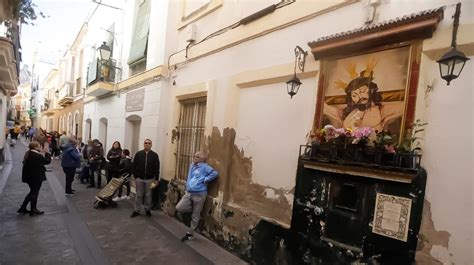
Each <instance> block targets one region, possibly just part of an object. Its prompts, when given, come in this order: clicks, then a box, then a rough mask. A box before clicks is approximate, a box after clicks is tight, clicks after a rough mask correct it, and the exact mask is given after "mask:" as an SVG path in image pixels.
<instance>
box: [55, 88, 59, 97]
mask: <svg viewBox="0 0 474 265" xmlns="http://www.w3.org/2000/svg"><path fill="white" fill-rule="evenodd" d="M54 95H55V96H56V97H59V90H58V89H56V91H54Z"/></svg>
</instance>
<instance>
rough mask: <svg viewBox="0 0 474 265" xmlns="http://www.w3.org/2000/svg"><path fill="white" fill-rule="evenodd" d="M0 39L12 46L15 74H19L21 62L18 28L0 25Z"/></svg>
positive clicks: (10, 25)
mask: <svg viewBox="0 0 474 265" xmlns="http://www.w3.org/2000/svg"><path fill="white" fill-rule="evenodd" d="M0 38H2V39H6V40H8V41H10V42H11V43H12V44H13V56H14V58H13V59H14V63H15V64H16V71H17V72H16V74H17V75H18V74H19V69H20V62H21V53H20V51H19V48H20V33H19V30H18V26H17V25H16V24H9V25H6V24H5V23H0Z"/></svg>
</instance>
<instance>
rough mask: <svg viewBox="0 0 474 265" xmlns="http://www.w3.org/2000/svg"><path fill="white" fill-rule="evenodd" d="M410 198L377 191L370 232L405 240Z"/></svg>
mask: <svg viewBox="0 0 474 265" xmlns="http://www.w3.org/2000/svg"><path fill="white" fill-rule="evenodd" d="M411 204H412V200H411V199H409V198H403V197H398V196H393V195H388V194H382V193H377V199H376V202H375V213H374V222H373V224H374V226H373V228H372V232H373V233H376V234H379V235H382V236H386V237H391V238H394V239H398V240H401V241H405V242H406V241H407V237H408V225H409V223H410V215H411Z"/></svg>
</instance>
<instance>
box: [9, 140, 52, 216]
mask: <svg viewBox="0 0 474 265" xmlns="http://www.w3.org/2000/svg"><path fill="white" fill-rule="evenodd" d="M28 149H29V150H28V151H27V152H26V153H25V156H24V158H23V169H22V174H21V180H22V182H24V183H26V184H28V186H29V187H30V192H29V193H28V195H26V197H25V199H24V200H23V203H22V205H21V207H20V209H18V211H17V213H19V214H25V213H28V210H27V206H28V203H30V204H31V206H30V207H31V208H30V209H31V210H30V211H29V213H30V216H34V215H39V214H43V213H44V212H43V211H40V210H38V208H37V207H36V205H37V203H38V194H39V191H40V189H41V184H42V183H43V181H44V180H46V168H45V167H44V165H47V164H49V163H51V155H50V154H49V152H48V150H45V149H42V148H41V145H40V144H39V143H38V142H35V141H33V142H30V144H29V145H28Z"/></svg>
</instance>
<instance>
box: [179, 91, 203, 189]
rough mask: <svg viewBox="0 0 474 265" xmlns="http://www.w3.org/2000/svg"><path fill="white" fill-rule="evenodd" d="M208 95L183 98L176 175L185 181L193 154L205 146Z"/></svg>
mask: <svg viewBox="0 0 474 265" xmlns="http://www.w3.org/2000/svg"><path fill="white" fill-rule="evenodd" d="M206 99H207V98H206V97H200V98H193V99H185V100H181V101H180V104H181V109H180V115H179V122H178V135H179V138H178V148H177V154H176V160H177V161H176V177H177V179H179V180H183V181H185V180H186V178H187V176H188V170H189V166H190V164H191V162H192V159H193V154H194V153H195V152H197V151H202V150H203V148H204V139H205V138H204V127H205V124H204V123H205V120H206Z"/></svg>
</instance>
